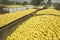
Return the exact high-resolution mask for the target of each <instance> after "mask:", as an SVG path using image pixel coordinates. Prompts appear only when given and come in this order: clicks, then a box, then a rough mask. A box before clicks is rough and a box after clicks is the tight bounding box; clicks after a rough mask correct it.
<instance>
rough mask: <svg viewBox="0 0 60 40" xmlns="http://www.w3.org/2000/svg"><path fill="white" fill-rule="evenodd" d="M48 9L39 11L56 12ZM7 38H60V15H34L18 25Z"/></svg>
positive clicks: (53, 39) (19, 39) (24, 39)
mask: <svg viewBox="0 0 60 40" xmlns="http://www.w3.org/2000/svg"><path fill="white" fill-rule="evenodd" d="M48 10H49V9H47V12H46V11H45V12H44V11H40V12H38V13H39V14H42V13H41V12H43V13H45V14H51V13H53V12H54V13H55V12H56V11H55V10H52V11H51V10H50V12H49V11H48ZM38 13H37V14H38ZM54 13H53V14H54ZM55 14H59V12H58V11H57V12H56V13H55ZM6 40H60V17H59V16H54V15H41V16H33V17H32V18H30V19H29V20H27V21H26V22H24V23H23V24H22V25H20V26H18V28H17V29H16V30H15V31H14V32H13V33H12V34H11V35H10V36H8V37H7V39H6Z"/></svg>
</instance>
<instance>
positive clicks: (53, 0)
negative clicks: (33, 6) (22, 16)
mask: <svg viewBox="0 0 60 40" xmlns="http://www.w3.org/2000/svg"><path fill="white" fill-rule="evenodd" d="M14 1H19V2H23V1H27V2H31V0H14ZM45 1H47V0H45ZM52 2H53V3H55V2H58V3H60V0H52Z"/></svg>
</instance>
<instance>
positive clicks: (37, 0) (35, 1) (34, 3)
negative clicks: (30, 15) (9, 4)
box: [31, 0, 44, 5]
mask: <svg viewBox="0 0 60 40" xmlns="http://www.w3.org/2000/svg"><path fill="white" fill-rule="evenodd" d="M42 1H44V0H31V3H32V4H33V5H39V4H40V3H41V2H42Z"/></svg>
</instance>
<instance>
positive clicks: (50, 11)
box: [37, 8, 60, 15]
mask: <svg viewBox="0 0 60 40" xmlns="http://www.w3.org/2000/svg"><path fill="white" fill-rule="evenodd" d="M37 14H45V15H46V14H54V15H60V11H58V10H56V9H52V8H51V9H44V10H43V11H42V10H41V11H38V12H37Z"/></svg>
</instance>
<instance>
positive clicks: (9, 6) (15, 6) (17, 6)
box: [4, 5, 22, 8]
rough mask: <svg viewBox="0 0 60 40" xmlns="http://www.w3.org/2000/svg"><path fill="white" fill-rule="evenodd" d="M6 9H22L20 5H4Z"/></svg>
mask: <svg viewBox="0 0 60 40" xmlns="http://www.w3.org/2000/svg"><path fill="white" fill-rule="evenodd" d="M4 6H5V7H7V8H19V7H22V5H4Z"/></svg>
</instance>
